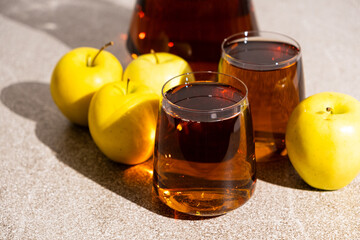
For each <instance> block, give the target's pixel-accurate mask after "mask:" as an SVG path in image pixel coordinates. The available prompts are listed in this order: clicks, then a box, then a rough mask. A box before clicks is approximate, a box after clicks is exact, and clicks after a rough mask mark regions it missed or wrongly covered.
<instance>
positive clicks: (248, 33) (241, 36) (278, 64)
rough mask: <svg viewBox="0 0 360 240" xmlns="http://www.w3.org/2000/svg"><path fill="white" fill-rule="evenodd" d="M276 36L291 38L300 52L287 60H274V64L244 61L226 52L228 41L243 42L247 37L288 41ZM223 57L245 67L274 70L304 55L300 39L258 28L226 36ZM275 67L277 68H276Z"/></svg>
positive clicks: (292, 43)
mask: <svg viewBox="0 0 360 240" xmlns="http://www.w3.org/2000/svg"><path fill="white" fill-rule="evenodd" d="M256 33H258V34H259V35H258V36H256V35H254V34H256ZM261 34H268V35H271V37H267V36H262V35H261ZM273 36H274V37H275V36H278V37H282V38H284V39H287V40H289V41H290V42H289V44H291V45H293V46H295V47H296V48H297V49H298V53H297V54H296V55H295V56H293V57H291V58H289V59H286V60H283V61H281V62H274V63H273V64H258V63H251V62H246V61H243V60H241V59H238V58H236V57H233V56H231V55H230V54H229V53H227V52H226V50H225V44H226V43H228V45H231V44H233V43H235V42H242V40H243V39H247V38H249V40H251V39H252V38H255V37H259V38H260V39H264V40H266V41H271V40H278V41H280V42H286V41H284V40H283V39H275V38H274V37H273ZM229 40H233V41H232V42H229ZM221 52H222V54H221V57H222V58H224V59H226V60H230V61H231V62H234V63H238V64H240V65H241V67H244V68H246V69H255V70H257V69H259V68H260V69H259V70H273V69H279V68H282V67H284V66H288V65H291V64H292V63H294V62H296V61H298V60H299V59H300V58H301V56H302V49H301V46H300V44H299V43H298V41H296V40H295V39H294V38H292V37H290V36H288V35H286V34H283V33H279V32H273V31H259V30H258V31H257V30H254V31H243V32H238V33H235V34H233V35H230V36H229V37H227V38H225V39H224V40H223V42H222V43H221ZM274 67H275V68H274Z"/></svg>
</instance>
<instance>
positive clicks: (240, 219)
mask: <svg viewBox="0 0 360 240" xmlns="http://www.w3.org/2000/svg"><path fill="white" fill-rule="evenodd" d="M133 4H134V1H133V0H132V1H126V0H77V1H72V0H71V1H70V0H62V1H60V0H48V1H41V0H32V1H23V0H14V1H1V2H0V44H1V45H0V100H1V101H0V134H1V135H0V239H191V240H195V239H359V238H360V176H358V177H357V178H356V179H355V180H354V181H353V182H352V183H351V184H350V185H348V186H347V187H345V188H343V189H340V190H338V191H317V190H314V189H311V188H309V187H308V186H307V185H306V184H305V183H304V182H303V181H302V180H301V179H300V178H299V176H298V175H297V174H296V172H295V171H294V169H293V167H292V166H291V164H290V163H289V161H288V160H283V161H278V162H273V163H262V164H258V183H257V188H256V191H255V194H254V196H253V198H251V199H250V201H249V202H248V203H246V204H245V205H244V206H242V207H240V208H239V209H237V210H235V211H233V212H230V213H228V214H226V215H224V216H220V217H215V218H208V219H200V218H194V217H187V216H185V215H182V214H178V213H174V212H173V211H172V210H170V209H169V208H167V207H165V206H164V205H162V204H161V203H159V201H158V200H157V199H156V198H154V197H152V194H151V178H150V175H149V171H148V170H149V169H151V163H150V162H147V163H144V164H142V165H138V166H133V167H128V166H123V165H120V164H115V163H113V162H111V161H109V160H108V159H106V158H105V157H104V156H103V155H102V153H101V152H99V150H98V149H97V148H96V146H95V145H94V143H93V142H92V140H91V138H90V135H89V133H88V130H87V129H85V128H79V127H76V126H73V125H72V124H70V123H69V122H68V121H67V120H66V119H65V118H64V117H63V116H62V115H61V114H60V112H59V111H58V109H57V108H56V106H55V105H54V103H53V101H52V99H51V96H50V93H49V81H50V75H51V72H52V69H53V67H54V65H55V63H56V62H57V61H58V59H59V58H60V57H61V56H62V55H63V54H64V53H66V52H67V51H69V50H70V49H72V48H74V47H78V46H86V45H88V46H93V47H99V46H101V45H102V44H103V43H104V42H105V41H108V39H112V38H116V39H117V44H116V46H114V47H113V48H112V49H111V50H110V51H112V52H113V53H114V54H115V55H116V56H117V57H118V58H119V59H120V60H121V62H122V63H123V65H124V66H126V65H127V64H128V62H129V60H130V58H129V56H128V54H127V52H126V49H125V46H124V44H125V43H124V40H123V37H122V36H123V35H122V34H126V33H127V29H128V21H129V18H130V14H131V10H132V8H133ZM254 5H255V11H256V16H257V19H258V24H259V26H260V28H261V29H262V30H271V31H278V32H282V33H285V34H288V35H290V36H292V37H294V38H295V39H297V40H298V41H299V42H300V44H301V46H302V48H303V63H304V70H305V81H306V95H307V96H309V95H312V94H314V93H317V92H321V91H338V92H343V93H347V94H351V95H352V96H354V97H356V98H357V99H359V100H360V77H359V75H360V74H359V73H360V72H359V71H360V61H359V56H360V47H359V45H360V44H359V39H360V15H359V13H360V2H359V1H358V0H344V1H339V0H317V1H314V0H303V1H297V0H271V1H268V0H254Z"/></svg>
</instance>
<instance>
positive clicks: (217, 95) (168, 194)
mask: <svg viewBox="0 0 360 240" xmlns="http://www.w3.org/2000/svg"><path fill="white" fill-rule="evenodd" d="M247 94H248V92H247V87H246V85H245V84H244V83H243V82H241V81H240V80H239V79H237V78H235V77H232V76H229V75H227V74H221V73H217V72H194V73H186V74H183V75H180V76H177V77H174V78H173V79H171V80H169V81H168V82H167V83H165V85H164V86H163V89H162V100H161V107H160V112H159V118H158V125H157V133H156V140H155V151H154V175H153V180H154V189H155V192H156V194H157V195H158V196H159V198H160V199H161V201H162V202H164V203H165V204H166V205H168V206H169V207H171V208H173V209H175V210H177V211H179V212H183V213H187V214H190V215H198V216H215V215H221V214H224V213H226V212H229V211H231V210H234V209H236V208H238V207H239V206H241V205H242V204H244V203H245V202H246V201H247V200H249V199H250V197H251V196H252V194H253V192H254V189H255V183H256V176H255V167H256V160H255V143H254V133H253V129H252V119H251V113H250V108H249V102H248V98H247Z"/></svg>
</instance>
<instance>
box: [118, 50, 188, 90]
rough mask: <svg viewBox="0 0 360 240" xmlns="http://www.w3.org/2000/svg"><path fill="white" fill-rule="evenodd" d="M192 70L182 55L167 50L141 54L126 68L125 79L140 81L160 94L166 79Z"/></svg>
mask: <svg viewBox="0 0 360 240" xmlns="http://www.w3.org/2000/svg"><path fill="white" fill-rule="evenodd" d="M187 72H191V68H190V65H189V64H188V63H187V62H186V61H185V60H184V59H183V58H181V57H179V56H177V55H174V54H171V53H165V52H159V53H155V52H152V53H149V54H143V55H140V56H139V57H138V58H136V59H134V60H133V61H132V62H131V63H130V64H129V65H128V66H127V68H126V69H125V72H124V76H123V81H124V82H126V81H127V80H128V79H130V81H131V82H139V83H142V84H144V85H146V86H148V87H150V88H151V89H152V90H153V91H154V92H155V93H157V94H158V96H161V88H162V86H163V85H164V83H165V82H166V81H168V80H169V79H171V78H173V77H175V76H178V75H180V74H183V73H187Z"/></svg>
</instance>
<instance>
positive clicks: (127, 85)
mask: <svg viewBox="0 0 360 240" xmlns="http://www.w3.org/2000/svg"><path fill="white" fill-rule="evenodd" d="M129 82H130V78H128V79H127V82H126V95H127V94H128V90H129Z"/></svg>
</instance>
